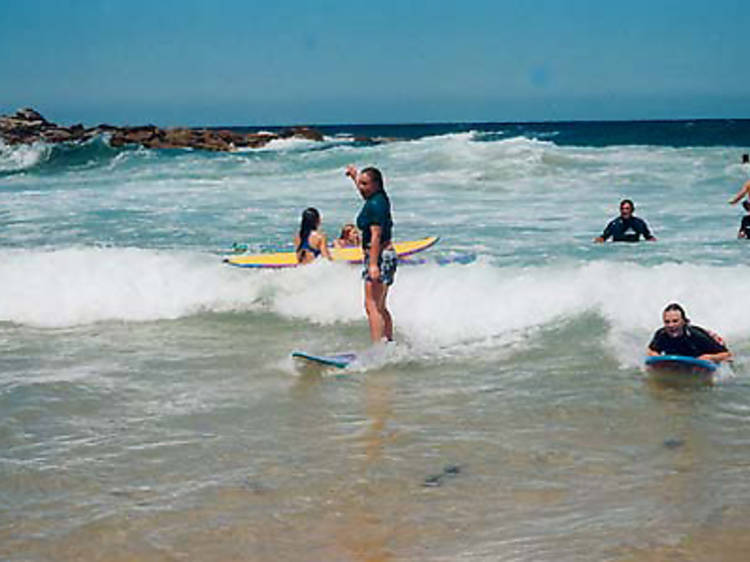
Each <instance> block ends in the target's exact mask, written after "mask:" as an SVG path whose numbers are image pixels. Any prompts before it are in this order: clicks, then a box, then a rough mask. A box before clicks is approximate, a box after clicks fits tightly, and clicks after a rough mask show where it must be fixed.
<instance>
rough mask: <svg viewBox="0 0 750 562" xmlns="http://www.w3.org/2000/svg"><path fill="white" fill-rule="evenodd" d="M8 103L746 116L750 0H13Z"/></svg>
mask: <svg viewBox="0 0 750 562" xmlns="http://www.w3.org/2000/svg"><path fill="white" fill-rule="evenodd" d="M0 29H1V30H2V31H1V32H0V53H2V55H0V113H3V114H6V113H11V112H13V111H15V109H17V108H18V107H21V106H32V107H35V108H36V109H38V110H39V111H41V112H42V113H43V114H44V115H45V116H46V117H47V118H48V119H51V120H53V121H57V122H60V123H65V124H72V123H75V122H83V123H85V124H87V125H94V124H97V123H100V122H108V123H112V124H127V123H129V124H144V123H148V122H152V123H155V124H158V125H222V124H224V125H264V124H268V125H270V124H293V123H317V124H324V123H396V122H398V123H402V122H425V121H433V122H434V121H529V120H568V119H571V120H572V119H656V118H667V119H672V118H694V117H743V118H748V117H750V72H749V68H748V58H750V47H749V46H748V45H750V7H748V2H747V0H627V1H622V2H616V3H615V2H611V1H610V0H487V1H484V0H459V1H442V0H432V1H430V0H423V1H409V0H367V1H360V0H309V1H299V2H292V1H286V0H267V1H257V0H224V1H222V0H216V1H215V2H211V1H210V0H181V1H177V0H169V1H167V0H149V1H141V0H121V1H120V0H0Z"/></svg>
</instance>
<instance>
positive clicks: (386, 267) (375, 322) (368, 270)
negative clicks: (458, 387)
mask: <svg viewBox="0 0 750 562" xmlns="http://www.w3.org/2000/svg"><path fill="white" fill-rule="evenodd" d="M346 175H347V176H348V177H350V178H351V179H352V181H353V182H354V185H356V186H357V190H359V193H360V195H361V196H362V198H363V199H364V200H365V203H364V205H363V206H362V210H361V211H360V212H359V215H357V228H359V230H360V231H361V232H362V251H363V252H364V263H363V269H362V279H364V281H365V311H366V312H367V321H368V322H369V324H370V339H371V340H372V342H373V343H379V342H381V341H383V339H385V340H386V341H392V340H393V319H392V318H391V313H390V311H389V310H388V304H387V299H388V288H389V287H390V286H391V285H392V284H393V278H394V276H395V274H396V267H397V265H398V257H397V255H396V251H395V250H394V249H393V244H392V243H391V231H392V230H393V219H392V218H391V202H390V199H388V194H386V192H385V189H384V188H383V175H382V174H381V173H380V170H378V169H377V168H365V169H364V170H362V171H361V172H358V171H357V168H355V167H354V166H353V165H351V164H350V165H349V166H347V167H346Z"/></svg>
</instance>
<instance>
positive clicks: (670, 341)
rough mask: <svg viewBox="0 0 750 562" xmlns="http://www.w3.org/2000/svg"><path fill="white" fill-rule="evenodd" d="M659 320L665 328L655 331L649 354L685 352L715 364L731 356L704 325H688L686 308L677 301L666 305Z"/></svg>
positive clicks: (687, 354)
mask: <svg viewBox="0 0 750 562" xmlns="http://www.w3.org/2000/svg"><path fill="white" fill-rule="evenodd" d="M662 320H663V321H664V327H663V328H660V329H659V330H657V331H656V333H655V334H654V337H653V338H652V339H651V343H649V344H648V350H647V353H648V355H650V356H653V355H661V354H666V355H684V356H687V357H697V358H698V359H705V360H706V361H713V362H714V363H721V362H722V361H726V360H727V359H731V357H732V353H731V352H730V351H729V349H727V346H726V345H724V342H723V340H722V339H721V338H720V337H719V336H718V335H716V334H714V333H712V332H710V331H708V330H706V329H705V328H701V327H700V326H694V325H693V324H691V323H690V319H689V318H688V317H687V316H686V315H685V309H684V308H682V306H680V305H679V304H677V303H676V302H673V303H671V304H668V305H667V307H666V308H665V309H664V312H663V313H662Z"/></svg>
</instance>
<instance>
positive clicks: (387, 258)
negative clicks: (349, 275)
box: [362, 249, 398, 285]
mask: <svg viewBox="0 0 750 562" xmlns="http://www.w3.org/2000/svg"><path fill="white" fill-rule="evenodd" d="M378 267H379V268H380V281H381V282H382V283H385V284H386V285H393V278H394V277H395V275H396V268H397V267H398V254H396V250H391V249H389V250H383V251H382V252H380V257H379V258H378ZM369 268H370V252H368V251H366V250H365V261H364V263H363V264H362V279H364V280H365V281H372V279H370V275H369V271H368V270H369Z"/></svg>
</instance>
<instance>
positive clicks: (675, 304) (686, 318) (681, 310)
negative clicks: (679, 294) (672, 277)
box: [662, 302, 690, 324]
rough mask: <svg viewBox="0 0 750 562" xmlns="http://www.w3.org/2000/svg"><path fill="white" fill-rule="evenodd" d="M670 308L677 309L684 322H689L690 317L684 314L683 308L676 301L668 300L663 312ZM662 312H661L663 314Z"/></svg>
mask: <svg viewBox="0 0 750 562" xmlns="http://www.w3.org/2000/svg"><path fill="white" fill-rule="evenodd" d="M670 310H677V311H679V313H680V316H682V319H683V320H684V321H685V323H686V324H688V323H689V322H690V318H688V317H687V315H686V314H685V309H684V308H682V305H679V304H677V303H676V302H670V303H669V304H668V305H667V306H666V308H664V312H668V311H670ZM664 312H662V314H664Z"/></svg>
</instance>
